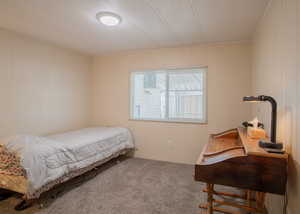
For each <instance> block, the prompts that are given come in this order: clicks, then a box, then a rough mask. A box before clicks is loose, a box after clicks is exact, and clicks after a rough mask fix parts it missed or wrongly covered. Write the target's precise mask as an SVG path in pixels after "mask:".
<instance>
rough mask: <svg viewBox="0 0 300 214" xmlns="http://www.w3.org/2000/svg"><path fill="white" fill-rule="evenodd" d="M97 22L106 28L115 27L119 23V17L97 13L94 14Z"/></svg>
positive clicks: (106, 13) (112, 14) (109, 13)
mask: <svg viewBox="0 0 300 214" xmlns="http://www.w3.org/2000/svg"><path fill="white" fill-rule="evenodd" d="M96 18H97V20H98V21H99V22H100V23H102V24H104V25H106V26H116V25H118V24H120V23H121V20H122V19H121V17H120V16H119V15H117V14H115V13H112V12H99V13H97V14H96Z"/></svg>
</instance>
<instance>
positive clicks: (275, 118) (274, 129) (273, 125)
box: [259, 95, 277, 143]
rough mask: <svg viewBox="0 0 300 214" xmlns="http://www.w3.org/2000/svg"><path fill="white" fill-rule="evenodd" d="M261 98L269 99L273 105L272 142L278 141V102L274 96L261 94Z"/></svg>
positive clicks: (263, 99)
mask: <svg viewBox="0 0 300 214" xmlns="http://www.w3.org/2000/svg"><path fill="white" fill-rule="evenodd" d="M259 99H260V100H262V101H268V102H270V103H271V105H272V113H271V142H273V143H276V126H277V102H276V100H275V99H274V98H273V97H270V96H265V95H261V96H259Z"/></svg>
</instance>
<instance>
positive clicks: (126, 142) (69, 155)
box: [0, 127, 134, 196]
mask: <svg viewBox="0 0 300 214" xmlns="http://www.w3.org/2000/svg"><path fill="white" fill-rule="evenodd" d="M0 144H2V145H4V146H5V148H6V149H7V150H9V151H10V152H12V153H15V154H16V155H17V156H18V157H19V158H20V164H21V167H22V168H24V169H25V171H26V176H27V180H28V193H27V195H28V196H30V195H36V194H35V193H36V192H38V191H39V190H40V189H41V188H42V187H44V186H45V185H47V184H49V183H53V182H54V181H56V180H59V179H60V178H62V177H64V176H66V175H70V174H72V173H75V172H78V171H80V170H81V169H86V168H87V167H89V166H93V165H94V164H95V163H99V162H101V161H103V160H107V159H108V158H109V157H113V156H115V155H116V154H119V152H120V151H124V150H126V149H133V148H134V143H133V139H132V136H131V133H130V131H129V130H128V129H126V128H119V127H93V128H85V129H81V130H77V131H71V132H66V133H62V134H57V135H50V136H46V137H39V136H25V135H22V136H16V137H14V138H11V139H9V140H6V141H0Z"/></svg>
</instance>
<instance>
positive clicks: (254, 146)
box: [195, 128, 288, 213]
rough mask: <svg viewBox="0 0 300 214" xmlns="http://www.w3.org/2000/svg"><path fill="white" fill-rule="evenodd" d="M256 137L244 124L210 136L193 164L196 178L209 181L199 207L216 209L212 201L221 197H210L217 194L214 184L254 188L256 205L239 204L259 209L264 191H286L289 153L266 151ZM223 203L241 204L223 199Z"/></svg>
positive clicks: (261, 207)
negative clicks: (205, 194)
mask: <svg viewBox="0 0 300 214" xmlns="http://www.w3.org/2000/svg"><path fill="white" fill-rule="evenodd" d="M258 141H259V140H254V139H250V138H249V137H247V131H246V129H245V128H237V129H232V130H228V131H226V132H222V133H220V134H214V135H211V136H210V138H209V142H208V143H207V144H206V145H205V147H204V149H203V150H202V152H201V154H200V157H199V159H198V161H197V163H196V165H195V180H196V181H201V182H205V183H207V184H208V185H207V190H206V191H208V203H207V204H206V205H201V206H200V207H201V208H205V209H208V210H209V211H210V212H209V213H213V211H217V210H218V209H219V207H218V206H215V204H220V203H219V202H220V201H219V200H215V199H214V198H213V195H216V194H218V192H216V191H214V189H213V185H214V184H220V185H226V186H232V187H237V188H241V189H244V190H247V191H252V192H253V191H254V192H256V196H257V197H256V199H255V201H254V202H256V204H257V206H258V207H253V206H250V205H249V204H248V205H243V206H242V207H240V208H243V209H246V210H248V211H252V212H259V213H264V193H274V194H280V195H284V194H285V192H286V182H287V160H288V155H287V154H276V153H268V152H267V151H265V149H263V148H261V147H259V144H258ZM220 194H223V195H224V194H227V195H228V194H230V195H233V194H232V193H220ZM238 197H240V196H238ZM243 199H245V200H246V199H247V198H246V197H243ZM221 202H222V201H221ZM246 202H247V200H246ZM222 204H223V205H228V206H235V207H237V206H240V205H237V204H235V203H231V204H228V203H227V202H226V201H224V202H222ZM228 213H230V212H228Z"/></svg>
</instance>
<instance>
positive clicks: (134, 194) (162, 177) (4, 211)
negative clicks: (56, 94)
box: [0, 158, 226, 214]
mask: <svg viewBox="0 0 300 214" xmlns="http://www.w3.org/2000/svg"><path fill="white" fill-rule="evenodd" d="M193 172H194V166H192V165H185V164H174V163H168V162H161V161H152V160H144V159H139V158H129V159H126V158H123V159H121V160H113V161H110V162H109V163H107V164H105V165H104V166H102V167H101V168H99V169H97V170H93V171H91V172H90V173H88V174H86V175H84V176H81V177H79V178H76V179H73V180H72V181H70V182H68V183H66V184H64V185H60V186H59V187H58V188H56V189H54V190H52V191H51V192H48V193H46V194H44V195H43V196H42V197H41V199H40V201H39V203H40V204H41V205H42V206H43V208H40V207H39V205H38V204H36V205H34V206H33V207H31V208H29V209H27V210H25V211H21V212H17V211H15V210H14V206H15V205H16V204H17V203H18V202H19V201H20V199H19V198H18V195H15V196H13V197H11V198H9V199H7V200H5V201H0V213H1V214H15V213H18V214H188V213H191V214H198V213H200V212H201V209H199V208H198V205H199V203H200V202H205V198H206V194H204V193H202V192H201V191H200V190H201V189H202V188H203V187H204V186H203V184H202V183H199V182H195V181H194V180H193ZM219 188H221V189H222V190H223V189H224V188H225V187H219ZM225 189H226V188H225Z"/></svg>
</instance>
